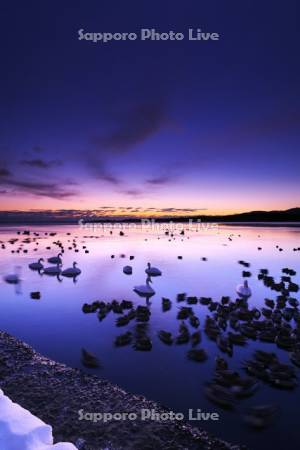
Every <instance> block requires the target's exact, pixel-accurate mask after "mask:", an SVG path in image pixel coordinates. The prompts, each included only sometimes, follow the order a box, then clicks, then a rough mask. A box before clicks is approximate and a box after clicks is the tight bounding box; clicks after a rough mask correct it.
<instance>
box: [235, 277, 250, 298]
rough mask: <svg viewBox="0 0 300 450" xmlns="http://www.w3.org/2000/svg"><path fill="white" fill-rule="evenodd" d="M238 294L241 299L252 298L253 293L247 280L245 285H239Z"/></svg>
mask: <svg viewBox="0 0 300 450" xmlns="http://www.w3.org/2000/svg"><path fill="white" fill-rule="evenodd" d="M236 292H237V293H238V294H239V295H240V296H241V297H250V295H251V294H252V292H251V289H250V288H249V286H248V281H247V280H245V281H244V283H243V284H238V285H237V287H236Z"/></svg>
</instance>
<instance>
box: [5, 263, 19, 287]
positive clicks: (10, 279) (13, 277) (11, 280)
mask: <svg viewBox="0 0 300 450" xmlns="http://www.w3.org/2000/svg"><path fill="white" fill-rule="evenodd" d="M20 272H21V267H20V266H16V267H15V273H11V274H8V275H5V276H4V277H3V280H4V281H6V283H8V284H19V283H20V281H21V278H20Z"/></svg>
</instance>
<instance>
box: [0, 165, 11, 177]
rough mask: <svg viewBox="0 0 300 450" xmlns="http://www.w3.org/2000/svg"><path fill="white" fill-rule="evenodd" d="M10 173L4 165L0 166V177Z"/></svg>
mask: <svg viewBox="0 0 300 450" xmlns="http://www.w3.org/2000/svg"><path fill="white" fill-rule="evenodd" d="M10 175H11V172H10V171H9V170H8V169H5V168H4V167H0V177H8V176H10Z"/></svg>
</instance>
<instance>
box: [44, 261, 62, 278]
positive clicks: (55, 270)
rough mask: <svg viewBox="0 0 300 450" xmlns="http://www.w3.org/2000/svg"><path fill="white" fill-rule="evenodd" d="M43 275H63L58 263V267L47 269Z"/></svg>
mask: <svg viewBox="0 0 300 450" xmlns="http://www.w3.org/2000/svg"><path fill="white" fill-rule="evenodd" d="M43 273H44V274H46V275H60V274H61V269H60V267H59V264H58V263H57V265H56V266H49V267H46V268H45V269H44V270H43Z"/></svg>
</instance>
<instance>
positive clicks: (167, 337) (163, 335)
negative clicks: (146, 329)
mask: <svg viewBox="0 0 300 450" xmlns="http://www.w3.org/2000/svg"><path fill="white" fill-rule="evenodd" d="M158 337H159V339H160V340H161V341H162V342H163V343H164V344H168V345H171V344H172V343H173V338H172V334H171V333H169V332H168V331H164V330H160V331H159V332H158Z"/></svg>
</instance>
